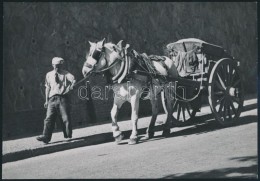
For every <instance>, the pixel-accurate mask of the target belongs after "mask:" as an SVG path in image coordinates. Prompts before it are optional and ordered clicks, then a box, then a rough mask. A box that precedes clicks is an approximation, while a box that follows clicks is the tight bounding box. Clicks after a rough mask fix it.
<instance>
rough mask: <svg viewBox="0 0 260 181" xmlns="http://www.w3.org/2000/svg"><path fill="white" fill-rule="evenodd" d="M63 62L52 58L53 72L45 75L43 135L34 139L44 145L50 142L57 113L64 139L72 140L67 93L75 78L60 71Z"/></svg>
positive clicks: (66, 72)
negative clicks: (60, 119) (45, 111)
mask: <svg viewBox="0 0 260 181" xmlns="http://www.w3.org/2000/svg"><path fill="white" fill-rule="evenodd" d="M63 62H64V60H63V58H60V57H54V58H53V59H52V66H53V70H52V71H50V72H48V73H47V74H46V79H45V87H46V89H45V94H46V101H45V103H44V107H45V108H47V113H46V118H45V120H44V128H43V134H42V135H41V136H38V137H37V138H36V139H37V140H38V141H42V142H44V143H46V144H47V143H48V142H50V140H51V136H52V132H53V130H54V126H55V119H56V117H57V115H58V113H59V112H60V115H61V118H62V121H63V124H62V126H63V134H64V138H68V139H70V138H72V126H71V120H70V113H69V102H68V101H69V100H68V94H67V93H68V92H69V91H70V90H72V89H73V86H74V84H75V78H74V76H73V75H72V74H71V73H69V72H68V71H66V70H63V69H62V65H63Z"/></svg>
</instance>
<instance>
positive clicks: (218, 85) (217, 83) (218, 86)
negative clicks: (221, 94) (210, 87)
mask: <svg viewBox="0 0 260 181" xmlns="http://www.w3.org/2000/svg"><path fill="white" fill-rule="evenodd" d="M215 85H216V86H217V88H218V89H220V90H223V91H224V90H225V89H224V87H222V86H221V85H220V83H219V82H215Z"/></svg>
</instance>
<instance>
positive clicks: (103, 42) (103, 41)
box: [101, 38, 106, 46]
mask: <svg viewBox="0 0 260 181" xmlns="http://www.w3.org/2000/svg"><path fill="white" fill-rule="evenodd" d="M105 40H106V38H104V39H103V40H102V41H101V44H102V46H104V44H105Z"/></svg>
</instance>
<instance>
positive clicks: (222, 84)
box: [217, 73, 226, 89]
mask: <svg viewBox="0 0 260 181" xmlns="http://www.w3.org/2000/svg"><path fill="white" fill-rule="evenodd" d="M217 76H218V79H219V82H220V84H221V86H222V87H223V88H224V89H226V86H225V84H224V82H223V80H222V79H221V77H220V75H219V74H218V73H217Z"/></svg>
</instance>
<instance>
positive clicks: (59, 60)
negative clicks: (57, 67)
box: [52, 57, 64, 64]
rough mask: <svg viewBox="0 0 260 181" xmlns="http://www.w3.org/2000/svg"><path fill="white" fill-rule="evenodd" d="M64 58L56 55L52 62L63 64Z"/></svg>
mask: <svg viewBox="0 0 260 181" xmlns="http://www.w3.org/2000/svg"><path fill="white" fill-rule="evenodd" d="M63 62H64V60H63V58H61V57H54V58H53V59H52V64H63Z"/></svg>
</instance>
